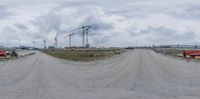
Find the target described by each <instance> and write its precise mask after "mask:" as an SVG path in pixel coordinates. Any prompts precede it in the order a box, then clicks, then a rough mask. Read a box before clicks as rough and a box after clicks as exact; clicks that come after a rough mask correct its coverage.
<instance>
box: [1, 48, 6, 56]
mask: <svg viewBox="0 0 200 99" xmlns="http://www.w3.org/2000/svg"><path fill="white" fill-rule="evenodd" d="M6 55H7V53H6V50H3V49H0V56H1V57H5V56H6Z"/></svg>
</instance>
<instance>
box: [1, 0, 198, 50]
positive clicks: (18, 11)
mask: <svg viewBox="0 0 200 99" xmlns="http://www.w3.org/2000/svg"><path fill="white" fill-rule="evenodd" d="M82 25H92V26H93V29H92V30H91V32H90V36H89V42H90V44H91V45H92V46H101V47H102V46H106V47H108V46H135V45H152V44H155V45H159V44H200V1H199V0H121V1H119V0H90V1H89V0H1V2H0V45H2V46H8V47H11V46H18V45H19V40H20V43H21V45H24V46H33V43H32V42H33V41H36V46H37V47H42V46H43V40H46V41H47V44H48V45H53V44H54V38H55V35H56V32H58V33H59V35H58V46H60V47H64V46H67V45H68V38H64V37H65V36H66V35H68V34H69V31H70V30H72V29H75V28H77V27H80V26H82ZM72 43H73V45H74V46H79V45H81V35H80V33H78V32H77V34H76V35H74V37H73V41H72Z"/></svg>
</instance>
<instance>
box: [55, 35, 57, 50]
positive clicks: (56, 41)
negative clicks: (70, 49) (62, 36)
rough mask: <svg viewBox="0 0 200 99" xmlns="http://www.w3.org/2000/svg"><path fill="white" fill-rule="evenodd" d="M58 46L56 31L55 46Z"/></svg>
mask: <svg viewBox="0 0 200 99" xmlns="http://www.w3.org/2000/svg"><path fill="white" fill-rule="evenodd" d="M57 47H58V32H57V33H56V36H55V48H57Z"/></svg>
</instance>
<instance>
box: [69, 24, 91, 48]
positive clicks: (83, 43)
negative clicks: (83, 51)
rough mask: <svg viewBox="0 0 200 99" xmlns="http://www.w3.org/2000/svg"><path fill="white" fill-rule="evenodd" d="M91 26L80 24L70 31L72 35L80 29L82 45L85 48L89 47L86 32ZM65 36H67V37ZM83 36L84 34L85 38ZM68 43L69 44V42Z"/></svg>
mask: <svg viewBox="0 0 200 99" xmlns="http://www.w3.org/2000/svg"><path fill="white" fill-rule="evenodd" d="M91 28H92V26H90V25H85V26H81V27H79V28H76V29H74V30H72V31H70V32H71V34H72V35H74V33H76V32H77V31H82V47H83V48H85V47H89V43H88V33H89V29H91ZM72 35H68V36H69V37H70V42H71V36H72ZM68 36H67V37H68ZM85 36H86V39H85ZM85 40H86V46H85ZM69 45H70V44H69Z"/></svg>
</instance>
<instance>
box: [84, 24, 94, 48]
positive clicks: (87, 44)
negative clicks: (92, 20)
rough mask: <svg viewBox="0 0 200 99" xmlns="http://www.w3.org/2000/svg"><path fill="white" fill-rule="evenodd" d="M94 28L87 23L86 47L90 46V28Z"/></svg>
mask: <svg viewBox="0 0 200 99" xmlns="http://www.w3.org/2000/svg"><path fill="white" fill-rule="evenodd" d="M91 28H92V26H90V25H87V26H86V29H85V33H86V47H89V42H88V36H89V35H88V33H89V29H91Z"/></svg>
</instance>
